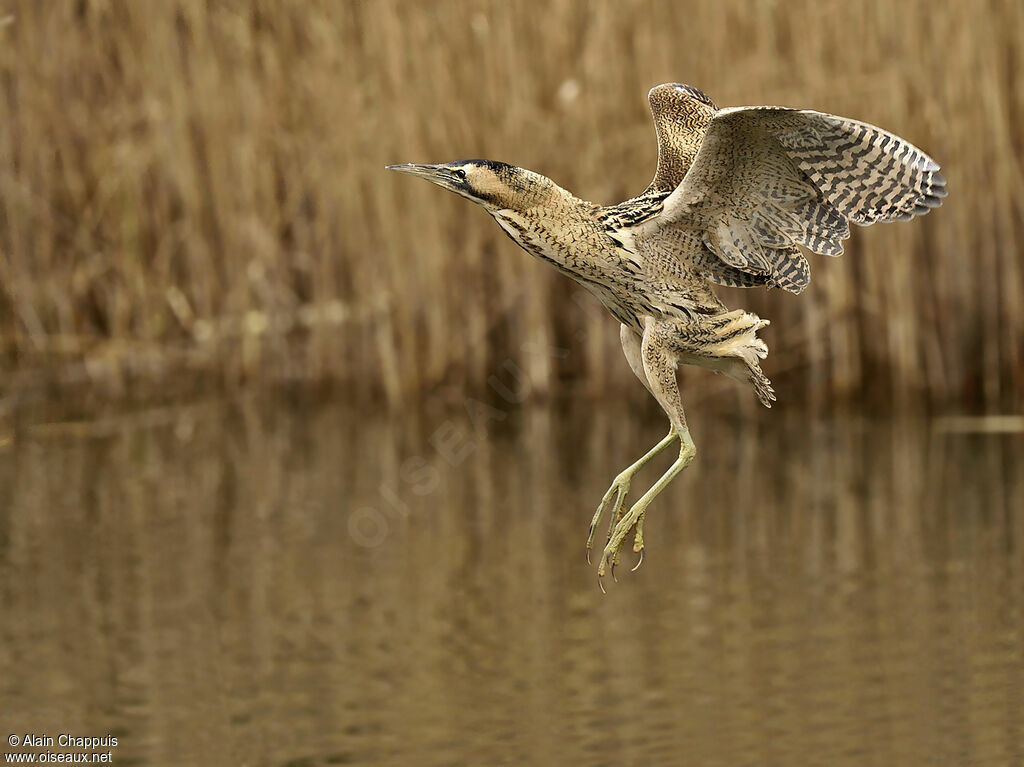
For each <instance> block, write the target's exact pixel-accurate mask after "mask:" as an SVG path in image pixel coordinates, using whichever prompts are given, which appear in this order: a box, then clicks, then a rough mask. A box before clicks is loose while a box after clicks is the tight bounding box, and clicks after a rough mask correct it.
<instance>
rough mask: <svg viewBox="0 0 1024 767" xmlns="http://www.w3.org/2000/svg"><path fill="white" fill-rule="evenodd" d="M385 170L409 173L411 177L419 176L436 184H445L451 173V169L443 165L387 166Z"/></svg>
mask: <svg viewBox="0 0 1024 767" xmlns="http://www.w3.org/2000/svg"><path fill="white" fill-rule="evenodd" d="M384 169H385V170H397V171H398V172H399V173H408V174H409V175H410V176H419V177H420V178H425V179H427V180H428V181H433V182H434V183H435V184H438V183H441V182H443V181H444V180H445V179H446V178H447V177H448V174H449V173H450V171H449V169H448V168H446V167H444V166H443V165H416V164H415V163H411V162H407V163H403V164H402V165H387V166H385V168H384Z"/></svg>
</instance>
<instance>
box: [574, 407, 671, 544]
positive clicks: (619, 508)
mask: <svg viewBox="0 0 1024 767" xmlns="http://www.w3.org/2000/svg"><path fill="white" fill-rule="evenodd" d="M677 436H678V432H677V431H676V427H675V426H670V427H669V430H668V434H667V435H665V437H664V438H663V439H662V440H661V442H659V443H658V444H657V445H655V446H654V447H652V448H651V449H650V450H648V451H647V452H646V453H644V455H643V456H641V457H640V458H639V460H637V461H636V462H635V463H633V464H632V465H631V466H629V467H628V468H626V469H623V470H622V471H621V472H619V475H618V476H617V477H616V478H615V481H614V482H612V484H611V487H609V488H608V492H606V493H605V494H604V497H603V498H602V499H601V503H600V504H599V505H598V507H597V511H595V512H594V518H593V519H592V520H591V522H590V535H589V536H588V537H587V564H590V550H591V549H593V548H594V532H595V531H596V530H597V525H598V523H600V521H601V517H602V516H604V512H605V509H607V508H608V506H609V504H611V503H612V500H614V501H615V505H614V506H612V514H611V518H610V520H609V523H608V538H609V539H610V538H611V535H612V531H613V530H614V528H615V525H616V523H618V521H619V520H620V519H621V518H622V514H623V512H624V511H625V506H626V495H627V494H628V493H629V485H630V482H631V481H632V479H633V475H634V474H636V473H637V472H638V471H640V469H642V468H643V467H644V466H646V465H647V463H648V462H649V461H650V460H651V459H652V458H654V457H655V456H657V455H658V454H659V453H661V452H662V451H663V450H664V449H665V448H667V447H668V446H669V445H671V444H672V442H674V441H675V439H676V437H677Z"/></svg>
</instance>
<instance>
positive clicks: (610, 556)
mask: <svg viewBox="0 0 1024 767" xmlns="http://www.w3.org/2000/svg"><path fill="white" fill-rule="evenodd" d="M696 454H697V447H696V445H694V444H693V439H692V438H691V437H690V432H689V430H687V429H686V428H685V427H684V428H683V430H681V431H680V432H679V457H678V458H676V460H675V462H674V463H673V464H672V465H671V466H670V467H669V468H668V471H666V472H665V473H664V474H662V475H661V478H660V479H659V480H658V481H657V482H655V483H654V484H653V485H652V486H651V488H650V490H648V491H647V492H646V493H644V494H643V495H642V496H641V497H640V500H638V501H637V502H636V503H634V504H633V506H632V508H630V510H629V512H628V513H627V514H626V515H625V516H624V517H623V518H622V519H621V520H619V522H618V524H616V525H615V530H614V531H613V532H612V536H611V538H610V539H609V541H608V544H607V545H606V546H605V547H604V553H603V554H602V555H601V563H600V564H599V565H598V566H597V575H598V577H599V578H601V577H604V573H605V569H606V568H607V565H608V563H609V562H612V563H614V561H615V559H616V557H617V555H618V552H619V549H620V548H621V547H622V541H623V539H625V537H626V536H627V535H629V531H630V530H632V529H633V526H634V525H637V527H638V529H637V537H638V540H639V543H640V548H639V549H638V550H639V551H642V550H643V537H642V529H641V528H640V527H639V523H640V521H641V520H642V518H643V516H644V514H645V513H646V512H647V507H648V506H650V504H651V501H653V500H654V499H655V498H657V497H658V494H659V493H661V491H662V490H664V489H665V488H666V487H667V486H668V483H669V482H671V481H672V480H673V479H675V477H676V475H677V474H679V472H681V471H682V470H683V469H685V468H686V467H687V466H688V465H689V463H690V461H692V460H693V458H694V456H695V455H696Z"/></svg>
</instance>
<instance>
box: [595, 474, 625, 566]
mask: <svg viewBox="0 0 1024 767" xmlns="http://www.w3.org/2000/svg"><path fill="white" fill-rule="evenodd" d="M632 479H633V472H632V471H630V470H629V469H627V470H626V471H624V472H622V473H621V474H619V476H617V477H616V478H615V481H614V482H612V484H611V487H609V488H608V492H606V493H605V494H604V497H603V498H602V499H601V503H600V504H598V506H597V511H595V512H594V518H593V519H592V520H591V521H590V534H589V535H588V536H587V564H590V551H591V549H593V548H594V533H595V532H596V531H597V526H598V525H599V524H600V523H601V518H602V517H603V516H604V512H605V510H606V509H607V508H609V507H611V509H612V514H611V519H610V521H609V525H608V537H609V538H611V535H612V531H613V530H614V527H615V525H616V524H618V522H619V520H621V519H622V516H623V514H625V512H626V496H627V495H629V483H630V481H631V480H632Z"/></svg>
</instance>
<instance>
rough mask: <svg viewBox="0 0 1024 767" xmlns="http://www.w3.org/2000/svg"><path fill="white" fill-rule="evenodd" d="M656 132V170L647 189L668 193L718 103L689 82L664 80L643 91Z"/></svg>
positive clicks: (683, 173) (680, 177) (686, 165)
mask: <svg viewBox="0 0 1024 767" xmlns="http://www.w3.org/2000/svg"><path fill="white" fill-rule="evenodd" d="M647 100H648V101H649V102H650V104H651V115H652V116H653V117H654V129H655V130H656V131H657V133H658V170H657V172H656V173H655V174H654V180H653V181H651V185H650V186H649V187H647V193H650V192H654V193H662V192H663V193H668V192H671V191H672V190H673V189H675V188H676V187H677V186H679V184H680V182H682V180H683V177H684V176H686V171H688V170H689V169H690V164H691V163H692V162H693V158H694V157H696V156H697V150H698V149H700V142H701V141H703V140H704V134H705V132H707V129H708V126H709V125H710V124H711V120H712V119H713V118H714V116H715V113H716V112H718V107H716V106H715V104H714V102H713V101H712V100H711V99H709V98H708V97H707V96H706V95H705V94H704V93H703V92H702V91H699V90H697V89H696V88H694V87H693V86H692V85H683V84H682V83H665V84H664V85H657V86H655V87H654V88H651V92H650V93H648V94H647Z"/></svg>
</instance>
